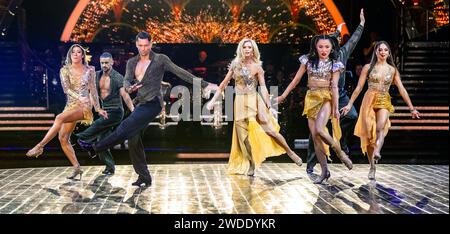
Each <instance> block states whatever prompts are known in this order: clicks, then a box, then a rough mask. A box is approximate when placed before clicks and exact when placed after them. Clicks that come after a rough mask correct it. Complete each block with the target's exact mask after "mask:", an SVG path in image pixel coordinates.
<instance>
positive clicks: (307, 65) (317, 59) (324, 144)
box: [277, 35, 353, 184]
mask: <svg viewBox="0 0 450 234" xmlns="http://www.w3.org/2000/svg"><path fill="white" fill-rule="evenodd" d="M337 56H338V52H337V51H336V50H335V45H333V43H332V39H331V37H330V36H328V35H318V36H315V37H313V39H312V40H311V47H310V51H309V53H308V54H306V55H303V56H301V57H300V59H299V60H300V63H301V65H300V68H299V69H298V71H297V74H296V75H295V77H294V79H293V80H292V82H291V83H290V84H289V86H288V87H287V88H286V90H285V91H284V93H283V94H282V95H281V96H279V97H278V98H277V102H278V103H281V102H283V101H284V99H286V97H287V95H288V94H289V92H291V90H292V89H294V88H295V86H297V85H298V83H299V82H300V80H301V78H302V76H303V74H304V73H305V72H307V73H308V92H307V93H306V97H305V107H304V110H303V115H306V116H307V118H308V126H309V130H310V131H311V136H312V138H313V141H314V149H315V152H316V157H317V160H318V161H319V163H320V167H321V170H322V172H321V176H320V177H319V178H317V179H316V180H315V181H314V183H315V184H321V183H322V182H323V181H324V180H328V178H330V176H331V174H330V172H329V170H328V164H327V156H328V157H329V156H330V151H329V147H328V146H331V148H332V149H333V150H334V151H335V152H336V155H337V156H338V157H339V159H340V160H341V161H342V162H343V163H344V164H345V166H346V167H347V168H348V169H349V170H351V169H352V168H353V164H352V161H351V160H350V159H349V158H348V156H347V154H345V152H344V151H343V150H342V149H341V147H340V144H339V140H340V138H341V135H342V133H341V128H340V126H339V118H340V114H339V107H338V98H339V93H338V86H337V85H338V81H339V74H340V72H342V71H343V70H344V65H343V64H342V63H341V62H339V61H336V59H337ZM330 118H331V123H332V126H333V136H331V135H330V134H329V133H328V129H327V127H326V125H327V123H328V120H329V119H330Z"/></svg>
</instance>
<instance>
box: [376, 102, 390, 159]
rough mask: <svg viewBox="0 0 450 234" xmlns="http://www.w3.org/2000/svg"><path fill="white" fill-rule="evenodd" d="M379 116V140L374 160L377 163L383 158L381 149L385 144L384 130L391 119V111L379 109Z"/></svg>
mask: <svg viewBox="0 0 450 234" xmlns="http://www.w3.org/2000/svg"><path fill="white" fill-rule="evenodd" d="M376 114H377V117H376V118H377V140H376V144H375V148H374V152H373V155H374V160H375V161H376V162H377V161H378V160H379V159H380V158H381V154H380V152H381V148H382V147H383V144H384V138H385V135H384V128H385V127H386V123H387V121H388V118H389V111H388V110H386V109H379V110H377V112H376Z"/></svg>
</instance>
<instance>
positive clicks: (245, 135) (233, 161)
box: [228, 92, 286, 174]
mask: <svg viewBox="0 0 450 234" xmlns="http://www.w3.org/2000/svg"><path fill="white" fill-rule="evenodd" d="M263 126H264V127H265V128H266V129H267V128H270V129H273V130H274V131H276V132H279V130H280V126H279V125H278V122H277V120H276V119H275V118H274V117H273V116H272V115H271V114H270V112H269V110H268V108H267V107H266V105H265V104H264V101H263V99H262V98H261V96H260V95H259V94H258V93H257V92H254V93H250V94H238V95H236V98H235V101H234V123H233V137H232V143H231V152H230V159H229V161H228V173H229V174H245V173H246V172H247V171H248V169H249V167H250V162H249V159H252V161H253V162H254V163H255V167H256V168H258V167H259V166H261V164H262V162H264V161H265V160H266V158H268V157H272V156H279V155H282V154H284V153H286V151H285V150H284V149H283V148H282V147H281V146H280V145H279V144H278V143H276V142H275V141H274V140H273V138H272V137H270V136H269V135H268V134H267V133H266V132H265V130H264V128H263ZM246 140H247V141H248V145H250V151H251V152H248V150H247V147H246V144H245V141H246Z"/></svg>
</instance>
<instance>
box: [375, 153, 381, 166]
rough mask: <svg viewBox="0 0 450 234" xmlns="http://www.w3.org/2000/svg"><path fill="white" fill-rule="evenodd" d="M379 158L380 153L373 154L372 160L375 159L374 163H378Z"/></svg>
mask: <svg viewBox="0 0 450 234" xmlns="http://www.w3.org/2000/svg"><path fill="white" fill-rule="evenodd" d="M380 159H381V155H380V154H379V153H378V154H374V155H373V160H374V161H375V163H376V164H378V161H379V160H380Z"/></svg>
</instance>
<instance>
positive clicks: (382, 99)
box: [354, 89, 394, 154]
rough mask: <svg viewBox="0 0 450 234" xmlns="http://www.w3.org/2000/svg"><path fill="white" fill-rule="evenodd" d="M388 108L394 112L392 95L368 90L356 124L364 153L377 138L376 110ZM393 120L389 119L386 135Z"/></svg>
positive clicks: (384, 130)
mask: <svg viewBox="0 0 450 234" xmlns="http://www.w3.org/2000/svg"><path fill="white" fill-rule="evenodd" d="M378 109H386V110H388V111H389V113H394V106H392V103H391V96H390V95H389V93H387V92H379V91H376V90H371V89H369V90H367V92H366V93H365V94H364V98H363V100H362V103H361V108H360V111H359V117H358V121H357V122H356V126H355V132H354V133H355V136H358V137H359V138H360V140H361V150H362V152H363V154H366V153H367V147H368V146H370V145H373V146H374V145H375V143H376V139H377V134H376V133H377V120H376V112H375V111H376V110H378ZM390 127H391V122H390V121H389V119H388V120H387V121H386V125H385V126H384V129H383V134H384V135H385V136H386V135H387V133H388V131H389V128H390Z"/></svg>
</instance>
